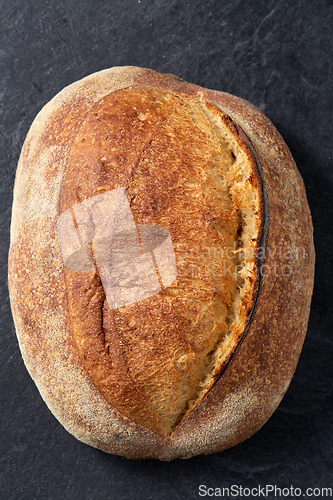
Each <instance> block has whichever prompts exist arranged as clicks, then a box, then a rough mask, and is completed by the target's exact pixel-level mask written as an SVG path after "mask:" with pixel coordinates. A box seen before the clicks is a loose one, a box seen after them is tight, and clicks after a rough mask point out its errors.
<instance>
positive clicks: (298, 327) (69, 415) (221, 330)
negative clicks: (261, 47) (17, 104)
mask: <svg viewBox="0 0 333 500" xmlns="http://www.w3.org/2000/svg"><path fill="white" fill-rule="evenodd" d="M121 189H123V190H124V191H125V195H126V200H127V202H128V206H129V209H130V213H131V216H132V217H133V221H134V222H133V223H134V224H135V227H136V229H137V231H138V235H139V238H140V245H141V253H143V250H142V248H143V247H142V244H143V243H142V242H143V239H142V238H143V236H144V234H146V233H144V228H152V227H159V228H161V227H162V228H164V229H163V230H164V231H166V233H165V234H168V235H170V241H171V242H172V254H173V258H174V261H175V270H176V271H175V273H174V276H173V278H172V282H171V283H170V282H168V284H167V286H163V279H162V278H163V277H162V278H161V275H160V273H159V269H158V267H157V266H156V262H155V261H154V262H155V269H156V273H157V277H158V279H159V283H160V287H159V288H158V289H159V290H160V291H159V292H158V293H153V294H151V295H150V296H147V297H146V298H144V299H142V300H137V301H134V302H132V303H128V304H127V305H123V306H122V305H120V306H119V307H118V306H117V307H113V306H112V304H111V303H110V300H108V296H107V294H106V290H105V286H103V283H104V282H102V281H103V279H102V278H101V273H100V269H99V267H98V265H97V264H98V261H97V264H96V252H97V250H98V245H97V244H95V243H94V240H93V236H92V237H91V241H92V242H91V245H90V246H91V252H92V254H91V255H92V256H93V257H94V266H93V267H92V268H89V269H88V271H87V270H86V272H82V270H77V268H75V267H73V266H72V267H71V266H68V265H66V261H65V259H64V258H63V255H62V252H63V248H64V246H65V243H66V242H64V241H62V240H61V232H59V231H60V230H59V220H60V219H61V216H63V214H66V213H71V214H72V215H73V218H74V222H75V228H76V229H78V225H77V221H76V220H75V217H74V211H75V210H77V207H80V206H82V204H84V203H86V201H87V200H88V201H89V200H95V199H98V200H99V199H101V198H100V196H101V195H103V194H106V195H107V194H108V193H114V192H115V191H116V190H118V192H119V190H121ZM94 197H95V198H94ZM75 213H77V212H75ZM73 227H74V226H73ZM94 230H95V231H97V229H94ZM126 234H127V233H126ZM128 234H129V233H128ZM163 234H164V233H163ZM129 242H130V240H129V239H128V238H127V246H128V247H129V246H130V243H129ZM66 244H67V243H66ZM126 252H130V249H128V250H126ZM152 254H153V253H152ZM123 258H124V257H123V254H122V259H123ZM170 262H171V261H170ZM313 268H314V249H313V240H312V224H311V217H310V212H309V208H308V205H307V201H306V195H305V190H304V185H303V182H302V180H301V177H300V175H299V173H298V170H297V168H296V166H295V164H294V162H293V159H292V157H291V155H290V153H289V150H288V148H287V146H286V145H285V143H284V142H283V140H282V139H281V137H280V135H279V134H278V132H277V131H276V129H275V128H274V127H273V125H272V124H271V123H270V122H269V120H268V119H267V118H266V117H265V116H264V115H263V114H262V113H261V112H260V111H259V110H257V109H256V108H255V107H254V106H252V105H251V104H249V103H247V102H246V101H243V100H242V99H239V98H236V97H233V96H230V95H228V94H224V93H220V92H215V91H210V90H206V89H203V88H201V87H198V86H195V85H192V84H187V83H185V82H183V81H181V80H179V79H177V78H176V77H173V76H171V75H161V74H158V73H155V72H154V71H152V70H146V69H142V68H134V67H122V68H112V69H110V70H105V71H101V72H99V73H96V74H94V75H91V76H89V77H87V78H85V79H83V80H81V81H79V82H77V83H75V84H73V85H71V86H69V87H67V88H66V89H64V90H63V91H62V92H61V93H60V94H58V95H57V96H56V97H55V98H54V99H53V100H52V101H50V103H49V104H47V105H46V106H45V107H44V108H43V110H42V111H41V112H40V113H39V115H38V116H37V118H36V120H35V121H34V123H33V125H32V127H31V129H30V131H29V133H28V136H27V139H26V141H25V144H24V147H23V150H22V154H21V157H20V161H19V165H18V170H17V176H16V182H15V189H14V203H13V217H12V227H11V247H10V254H9V287H10V296H11V304H12V310H13V317H14V321H15V326H16V330H17V335H18V339H19V343H20V349H21V351H22V355H23V358H24V361H25V364H26V366H27V368H28V370H29V372H30V374H31V376H32V377H33V379H34V381H35V383H36V385H37V387H38V389H39V391H40V393H41V395H42V397H43V398H44V400H45V401H46V403H47V404H48V406H49V408H50V410H51V411H52V412H53V413H54V415H55V416H56V417H57V418H58V419H59V421H60V422H61V423H62V424H63V425H64V426H65V427H66V428H67V429H68V430H69V432H71V433H73V434H74V435H75V436H76V437H77V438H78V439H80V440H82V441H84V442H86V443H88V444H90V445H92V446H95V447H98V448H100V449H103V450H105V451H107V452H110V453H115V454H120V455H123V456H126V457H129V458H159V459H161V460H171V459H173V458H178V457H181V458H186V457H190V456H193V455H197V454H200V453H213V452H216V451H221V450H223V449H225V448H228V447H230V446H233V445H235V444H237V443H238V442H240V441H242V440H244V439H246V438H247V437H249V436H250V435H252V434H253V433H254V432H255V431H256V430H258V429H259V428H260V427H261V426H262V425H263V423H264V422H265V421H266V420H267V419H268V418H269V416H270V415H271V413H272V412H273V411H274V410H275V408H276V407H277V405H278V404H279V402H280V400H281V398H282V397H283V395H284V393H285V391H286V390H287V388H288V385H289V382H290V380H291V377H292V375H293V372H294V370H295V367H296V364H297V360H298V357H299V354H300V351H301V347H302V343H303V340H304V336H305V333H306V327H307V321H308V315H309V308H310V301H311V294H312V286H313ZM73 269H74V270H73Z"/></svg>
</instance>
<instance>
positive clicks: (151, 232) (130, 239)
mask: <svg viewBox="0 0 333 500" xmlns="http://www.w3.org/2000/svg"><path fill="white" fill-rule="evenodd" d="M57 225H58V235H59V242H60V249H61V253H62V256H63V260H64V265H65V267H66V268H67V269H69V270H71V271H76V272H86V273H89V272H95V270H96V268H97V270H98V272H99V275H100V278H101V281H102V284H103V288H104V291H105V295H106V299H107V301H108V304H109V307H110V309H117V308H119V307H124V306H126V305H129V304H134V303H135V302H138V301H139V300H143V299H146V298H147V297H150V296H151V295H154V294H156V293H158V292H160V291H161V290H162V289H163V288H166V287H168V286H170V285H171V284H172V283H173V282H174V280H175V279H176V276H177V269H176V260H175V254H174V250H173V245H172V241H171V236H170V233H169V231H168V229H166V228H165V227H163V226H149V225H141V226H138V227H137V226H136V225H135V222H134V219H133V215H132V212H131V209H130V205H129V202H128V199H127V196H126V191H125V189H124V188H119V189H113V190H112V191H107V192H106V193H102V194H99V195H97V196H93V197H92V198H88V199H86V200H84V201H82V202H80V203H77V204H75V205H73V207H71V208H69V209H68V210H66V211H65V212H63V213H62V214H61V215H60V217H59V219H58V222H57Z"/></svg>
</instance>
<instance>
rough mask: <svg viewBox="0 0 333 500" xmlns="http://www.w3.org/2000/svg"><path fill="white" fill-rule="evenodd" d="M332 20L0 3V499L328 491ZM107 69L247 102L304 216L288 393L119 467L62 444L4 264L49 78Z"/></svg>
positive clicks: (187, 3)
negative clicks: (226, 425)
mask: <svg viewBox="0 0 333 500" xmlns="http://www.w3.org/2000/svg"><path fill="white" fill-rule="evenodd" d="M332 23H333V3H332V0H309V1H307V0H297V1H295V0H280V1H278V0H265V1H263V0H253V1H251V0H232V1H230V0H207V1H205V0H141V1H138V0H119V1H115V0H110V1H101V0H95V1H89V0H77V1H73V0H69V1H65V0H60V1H52V0H33V1H28V2H26V1H23V0H21V1H18V0H1V1H0V85H1V88H0V100H1V107H0V151H1V155H0V162H1V167H0V168H1V170H0V172H1V174H0V175H1V183H0V193H1V197H0V203H1V210H0V217H1V219H0V220H1V225H0V231H1V234H0V250H1V251H0V259H1V267H0V273H1V292H0V293H1V300H0V310H1V316H0V325H1V337H0V343H1V345H0V357H1V358H0V382H1V427H0V446H1V454H0V461H1V466H0V498H1V499H5V500H9V499H15V500H16V499H20V500H21V499H24V500H30V499H31V500H36V499H38V500H39V499H40V500H46V499H52V500H57V499H76V500H77V499H79V500H81V499H87V500H98V499H119V500H122V499H161V500H162V499H165V500H166V499H175V500H177V499H191V498H193V499H194V498H201V497H200V496H199V490H198V487H199V485H200V484H205V485H207V487H221V488H222V487H231V485H238V486H243V487H244V488H245V487H251V488H252V487H255V486H257V485H258V484H259V485H261V486H264V485H266V484H271V485H276V486H277V487H280V488H290V487H291V486H294V487H300V488H303V492H305V489H306V488H307V487H312V488H315V487H317V488H322V487H331V488H333V413H332V410H333V402H332V393H333V357H332V354H333V332H332V324H333V321H332V320H333V318H332V305H331V301H332V294H333V289H332V283H333V272H332V269H333V259H332V248H333V238H332V227H331V224H332V221H333V203H332V192H333V166H332V155H333V151H332V115H333V109H332V102H333V99H332V56H333V51H332V26H333V24H332ZM115 65H137V66H143V67H150V68H153V69H155V70H157V71H161V72H170V73H174V74H176V75H178V76H180V77H182V78H184V79H185V80H188V81H190V82H193V83H196V84H199V85H202V86H206V87H209V88H213V89H217V90H223V91H227V92H230V93H233V94H235V95H237V96H240V97H243V98H245V99H248V100H249V101H251V102H252V103H253V104H255V105H257V106H258V107H259V108H260V109H262V110H263V111H264V112H265V113H266V114H267V116H268V117H269V118H270V119H271V120H272V121H273V123H274V124H275V125H276V127H277V128H278V130H279V131H280V132H281V133H282V135H283V137H284V139H285V140H286V142H287V144H288V146H289V147H290V149H291V152H292V154H293V155H294V157H295V160H296V163H297V164H298V167H299V169H300V171H301V174H302V175H303V178H304V181H305V185H306V189H307V193H308V198H309V203H310V206H311V210H312V214H313V221H314V226H315V243H316V250H317V275H316V285H315V293H314V297H313V304H312V313H311V319H310V324H309V331H308V336H307V339H306V342H305V345H304V349H303V352H302V355H301V359H300V362H299V365H298V368H297V371H296V374H295V377H294V379H293V381H292V384H291V386H290V389H289V390H288V392H287V394H286V396H285V398H284V400H283V402H282V403H281V405H280V407H279V408H278V410H277V411H276V412H275V414H274V415H273V416H272V418H271V419H270V420H269V421H268V423H267V424H266V425H265V426H264V427H263V428H262V429H261V430H260V431H259V432H258V433H257V434H256V435H255V436H253V437H252V438H251V439H249V440H247V441H246V442H244V443H242V444H240V445H238V446H237V447H235V448H233V449H231V450H227V451H225V452H223V453H219V454H215V455H212V456H208V457H196V458H192V459H190V460H186V461H182V460H177V461H174V462H171V463H160V462H157V461H129V460H126V459H123V458H119V457H115V456H111V455H106V454H105V453H103V452H101V451H98V450H95V449H93V448H90V447H89V446H86V445H84V444H82V443H80V442H78V441H77V440H76V439H75V438H73V437H72V436H71V435H69V434H68V433H67V432H66V431H65V430H64V429H63V428H62V427H61V425H60V424H59V423H58V422H57V421H56V419H55V418H54V417H53V416H52V415H51V413H50V412H49V410H48V409H47V407H46V405H45V404H44V403H43V401H42V400H41V398H40V396H39V393H38V391H37V389H36V388H35V385H34V383H33V382H32V380H31V379H30V377H29V375H28V374H27V371H26V369H25V367H24V365H23V362H22V360H21V356H20V353H19V349H18V345H17V341H16V337H15V331H14V327H13V322H12V317H11V312H10V306H9V300H8V291H7V283H6V274H7V268H6V261H7V251H8V245H9V224H10V211H11V202H12V187H13V182H14V175H15V169H16V164H17V160H18V157H19V153H20V149H21V147H22V144H23V140H24V137H25V135H26V133H27V131H28V129H29V126H30V124H31V122H32V120H33V118H34V117H35V115H36V114H37V112H38V111H39V110H40V109H41V107H42V106H43V105H44V104H45V103H47V102H48V101H49V100H50V99H51V98H52V97H53V96H54V95H55V94H56V93H57V92H58V91H60V90H61V89H62V88H63V87H64V86H66V85H68V84H70V83H72V82H74V81H76V80H78V79H80V78H82V77H84V76H86V75H88V74H90V73H92V72H94V71H98V70H101V69H104V68H108V67H111V66H115ZM297 492H298V491H297ZM246 493H248V492H247V491H246ZM254 493H255V492H254ZM277 493H278V492H277ZM281 493H283V492H281ZM284 493H287V492H286V491H285V492H284ZM315 493H317V494H318V493H319V490H316V491H315ZM277 497H278V496H277ZM286 497H287V498H291V497H292V496H291V492H290V493H289V495H287V496H286ZM317 497H318V498H325V496H324V495H322V493H320V495H317ZM230 498H236V496H230ZM239 498H241V497H239ZM250 498H255V497H254V496H252V495H251V496H250ZM262 498H264V497H263V496H262ZM266 498H274V495H273V494H272V493H270V494H269V495H268V496H267V497H266Z"/></svg>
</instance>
